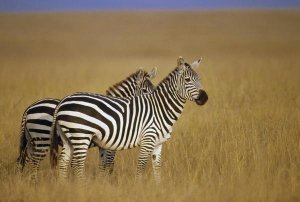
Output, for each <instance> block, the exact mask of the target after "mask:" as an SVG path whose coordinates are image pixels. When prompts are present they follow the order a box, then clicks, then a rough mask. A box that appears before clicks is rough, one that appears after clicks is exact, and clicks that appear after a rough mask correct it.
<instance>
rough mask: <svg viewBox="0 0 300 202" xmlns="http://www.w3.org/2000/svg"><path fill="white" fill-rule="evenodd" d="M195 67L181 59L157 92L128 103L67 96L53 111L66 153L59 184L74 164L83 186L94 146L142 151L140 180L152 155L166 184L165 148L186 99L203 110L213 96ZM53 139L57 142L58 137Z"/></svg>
mask: <svg viewBox="0 0 300 202" xmlns="http://www.w3.org/2000/svg"><path fill="white" fill-rule="evenodd" d="M200 61H201V60H197V61H195V62H194V63H192V65H189V64H188V63H186V62H184V59H183V58H182V57H179V58H178V59H177V67H176V68H175V69H174V70H173V71H172V72H171V73H170V74H169V75H168V76H167V77H166V78H165V79H163V80H162V81H161V82H160V83H159V84H158V85H157V86H156V88H155V89H154V91H153V93H151V94H147V95H140V96H136V97H129V98H117V97H109V96H104V95H99V94H93V93H74V94H72V95H69V96H66V97H65V98H64V99H63V100H62V101H61V102H60V104H59V105H58V106H57V108H56V109H55V112H54V121H53V124H52V130H51V132H52V133H56V135H59V136H60V138H61V139H62V142H63V149H62V152H61V154H60V157H59V172H58V180H59V181H65V180H66V179H67V177H68V169H69V164H71V167H72V168H73V169H74V173H75V176H76V178H77V179H78V180H80V181H82V180H84V179H85V177H84V162H85V159H86V156H87V150H88V147H89V145H90V143H91V142H94V143H95V144H97V145H98V146H99V147H101V148H104V149H108V150H113V151H117V150H124V149H130V148H133V147H137V146H140V153H139V157H138V164H137V172H136V178H137V179H141V177H142V175H143V172H144V169H145V166H146V164H147V161H148V157H149V156H150V155H152V157H153V158H152V165H153V172H154V179H155V181H156V182H157V183H159V182H160V181H161V179H160V178H161V177H160V167H161V165H160V164H161V157H160V153H161V149H162V144H163V143H164V142H166V141H167V140H168V139H169V138H170V137H171V132H172V127H173V125H174V123H175V122H176V121H177V120H178V118H179V117H180V115H181V113H182V111H183V109H184V106H185V103H186V101H187V100H191V101H194V102H196V103H197V104H198V105H204V104H205V103H206V101H207V100H208V95H207V93H206V92H205V90H204V89H203V88H202V84H201V80H200V78H199V76H198V74H197V73H196V71H195V70H194V69H195V68H196V67H197V66H199V64H200ZM53 138H54V137H53ZM50 150H53V151H52V152H51V153H52V154H55V155H53V156H52V160H51V162H52V163H53V164H54V166H56V164H57V158H58V156H57V152H56V151H57V145H55V144H53V145H51V149H50Z"/></svg>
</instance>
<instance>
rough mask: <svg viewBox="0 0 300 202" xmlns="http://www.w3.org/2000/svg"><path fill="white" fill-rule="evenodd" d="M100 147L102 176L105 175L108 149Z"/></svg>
mask: <svg viewBox="0 0 300 202" xmlns="http://www.w3.org/2000/svg"><path fill="white" fill-rule="evenodd" d="M98 148H99V171H100V176H101V177H102V176H104V173H105V170H106V150H105V149H102V148H101V147H98Z"/></svg>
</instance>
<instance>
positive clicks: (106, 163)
mask: <svg viewBox="0 0 300 202" xmlns="http://www.w3.org/2000/svg"><path fill="white" fill-rule="evenodd" d="M155 75H156V68H153V69H152V71H151V72H149V73H147V72H145V71H144V70H141V69H140V70H138V71H137V72H135V73H134V74H132V75H130V76H129V77H127V78H126V79H125V80H123V81H121V82H119V83H117V84H115V85H113V86H112V87H110V88H109V89H108V90H107V91H106V93H107V95H109V96H118V97H130V96H135V95H140V94H146V93H152V92H153V89H154V86H153V84H152V83H151V81H150V80H149V79H152V78H154V77H155ZM59 102H60V100H57V99H51V98H48V99H43V100H40V101H37V102H35V103H33V104H32V105H30V106H29V107H28V108H27V109H26V110H25V112H24V114H23V118H22V124H21V135H20V153H19V157H18V159H17V170H18V172H19V173H21V172H22V171H23V168H24V166H25V165H26V164H28V165H29V166H30V168H31V179H32V180H34V181H36V178H37V172H38V169H39V166H40V163H41V161H42V160H43V159H44V158H45V156H46V153H47V151H48V149H49V147H50V140H51V135H50V129H51V125H52V122H53V114H54V110H55V108H56V106H57V105H58V104H59ZM58 141H59V144H61V140H58ZM89 146H90V147H94V146H96V145H94V144H92V143H91V144H90V145H89ZM99 152H100V155H99V157H100V171H101V172H102V173H103V172H104V171H105V170H107V169H109V172H110V173H111V172H112V170H113V160H114V157H115V151H108V150H104V149H101V148H99Z"/></svg>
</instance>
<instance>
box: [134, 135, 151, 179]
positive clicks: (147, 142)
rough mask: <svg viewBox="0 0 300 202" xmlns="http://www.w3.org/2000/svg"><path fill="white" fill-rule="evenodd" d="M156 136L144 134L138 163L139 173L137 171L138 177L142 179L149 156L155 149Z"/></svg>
mask: <svg viewBox="0 0 300 202" xmlns="http://www.w3.org/2000/svg"><path fill="white" fill-rule="evenodd" d="M154 137H155V136H154V135H153V136H152V135H148V136H146V135H145V136H144V137H143V139H142V140H141V149H140V153H139V159H138V164H137V173H136V179H137V180H140V179H141V178H142V176H143V174H144V171H145V167H146V165H147V162H148V158H149V156H150V155H151V154H152V152H153V150H154V145H155V138H154Z"/></svg>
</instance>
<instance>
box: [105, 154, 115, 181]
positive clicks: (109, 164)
mask: <svg viewBox="0 0 300 202" xmlns="http://www.w3.org/2000/svg"><path fill="white" fill-rule="evenodd" d="M105 155H106V168H108V173H109V174H110V175H111V174H112V173H113V171H114V165H115V161H114V159H115V156H116V151H113V150H105Z"/></svg>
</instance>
